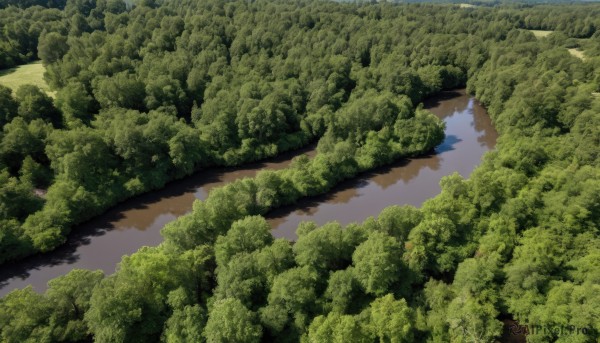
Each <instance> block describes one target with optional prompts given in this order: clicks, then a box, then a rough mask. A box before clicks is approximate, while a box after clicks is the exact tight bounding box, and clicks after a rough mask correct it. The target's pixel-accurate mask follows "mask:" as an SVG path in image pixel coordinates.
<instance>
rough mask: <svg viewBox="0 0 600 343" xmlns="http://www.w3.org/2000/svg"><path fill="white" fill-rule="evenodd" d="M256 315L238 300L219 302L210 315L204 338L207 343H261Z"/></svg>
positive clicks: (260, 333)
mask: <svg viewBox="0 0 600 343" xmlns="http://www.w3.org/2000/svg"><path fill="white" fill-rule="evenodd" d="M261 331H262V330H261V328H260V326H258V325H257V324H256V319H255V315H254V314H253V313H252V312H250V311H249V310H248V309H247V308H245V307H244V305H242V303H240V302H239V300H236V299H225V300H221V301H217V302H216V303H215V304H214V305H213V308H212V310H211V311H210V313H209V315H208V322H207V323H206V330H205V331H204V336H205V337H206V341H207V342H243V343H246V342H248V343H249V342H260V338H261V336H262V332H261Z"/></svg>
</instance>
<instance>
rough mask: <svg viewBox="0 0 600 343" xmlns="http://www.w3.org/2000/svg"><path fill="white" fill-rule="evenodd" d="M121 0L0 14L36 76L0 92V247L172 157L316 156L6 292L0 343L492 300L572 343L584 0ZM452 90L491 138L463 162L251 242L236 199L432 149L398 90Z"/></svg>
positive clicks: (594, 36) (482, 312)
mask: <svg viewBox="0 0 600 343" xmlns="http://www.w3.org/2000/svg"><path fill="white" fill-rule="evenodd" d="M29 3H31V4H33V2H31V1H29V2H27V4H26V3H25V2H23V3H22V4H21V5H20V6H21V7H26V6H29ZM48 4H49V3H48ZM49 5H50V6H49V7H52V6H54V5H52V4H49ZM135 5H136V6H135V7H133V8H130V9H128V8H127V7H126V6H125V4H124V3H123V2H122V1H120V0H114V1H113V0H110V1H103V0H102V1H100V0H98V1H87V0H69V1H67V2H66V4H65V10H64V11H60V10H56V9H45V8H42V7H35V6H34V7H31V8H26V9H24V8H18V7H9V8H6V9H2V10H0V28H1V30H0V38H2V39H0V68H4V67H10V66H13V65H15V64H16V63H23V62H26V61H29V60H32V59H34V58H41V59H42V60H43V61H44V63H45V64H46V68H47V74H46V78H47V80H48V82H49V83H50V85H51V86H52V87H53V88H54V89H56V90H57V99H56V103H54V102H53V101H52V99H51V98H49V97H48V96H46V95H45V94H44V93H43V92H42V91H41V90H40V89H38V88H36V87H35V86H25V87H22V88H21V89H20V90H18V91H17V94H16V97H14V98H13V97H12V95H11V94H10V91H9V90H8V89H6V88H2V87H0V124H1V125H2V133H1V134H0V169H1V170H2V172H1V173H0V261H6V260H9V259H13V258H18V257H22V256H24V255H27V254H31V253H33V252H38V251H42V252H43V251H49V250H52V249H54V248H55V247H56V246H58V245H60V244H61V243H62V242H64V240H65V237H66V235H67V234H68V232H69V231H70V229H71V227H72V226H73V224H75V223H79V222H82V221H84V220H86V219H89V218H91V217H92V216H94V215H96V214H98V213H101V212H102V211H104V210H106V209H108V208H109V207H110V206H112V205H114V204H115V203H117V202H118V201H122V200H124V199H126V198H127V197H130V196H133V195H136V194H139V193H142V192H145V191H148V190H151V189H156V188H160V187H163V186H164V185H165V183H167V182H168V181H170V180H172V179H174V178H178V177H182V176H184V175H188V174H191V173H192V172H195V171H197V170H198V169H201V168H204V167H209V166H213V165H238V164H242V163H244V162H248V161H252V160H258V159H262V158H265V157H268V156H274V155H277V154H279V153H281V152H283V151H286V150H290V149H293V148H298V147H300V146H302V145H306V144H308V143H309V142H311V141H316V140H318V148H317V150H318V154H317V156H315V157H314V158H312V159H310V158H308V157H307V156H302V157H299V158H297V159H296V160H294V161H293V163H292V164H291V166H290V167H289V168H287V169H285V170H280V171H273V172H267V171H265V172H261V173H259V174H258V175H257V176H256V177H255V178H251V179H244V180H238V181H236V182H233V183H231V184H228V185H226V186H224V187H221V188H217V189H214V190H212V191H211V193H210V195H209V196H208V198H207V199H206V200H205V201H203V202H196V203H195V204H194V209H193V211H192V212H191V213H190V214H188V215H185V216H182V217H181V218H179V219H178V220H176V221H174V222H172V223H169V224H168V225H167V227H166V228H165V229H164V230H163V232H162V234H163V235H164V237H165V242H164V243H163V244H162V245H160V246H159V247H155V248H147V247H146V248H143V249H141V250H140V251H138V252H137V253H135V254H133V255H132V256H126V257H124V258H123V261H122V262H121V264H120V266H119V268H118V270H117V272H116V273H115V274H114V275H111V276H109V277H107V278H103V277H102V275H101V273H99V272H90V271H73V272H72V273H70V274H67V275H66V276H64V277H61V278H59V279H56V280H53V281H51V283H50V285H49V287H50V288H49V290H48V291H47V293H46V294H44V295H39V294H37V293H35V292H34V291H33V290H31V289H30V288H26V289H24V290H18V291H15V292H12V293H10V294H9V295H8V296H6V297H5V298H3V299H1V300H0V337H1V339H0V340H2V341H6V342H39V341H76V340H89V339H94V340H97V341H111V342H147V341H158V340H163V341H166V342H187V341H203V340H206V341H209V342H240V341H241V342H244V341H251V342H258V341H307V342H322V341H339V342H347V341H349V342H353V341H357V342H372V341H374V340H379V341H381V342H411V341H430V342H464V341H472V342H489V341H494V340H496V339H497V338H498V337H499V335H500V333H501V329H502V327H501V325H502V323H501V322H500V321H499V320H498V319H499V318H512V319H516V320H519V321H520V322H521V323H537V324H539V325H547V326H552V325H565V326H568V325H573V326H575V327H579V328H589V329H590V333H589V335H586V336H583V335H574V336H572V337H568V338H564V337H558V336H557V335H554V334H552V333H538V334H535V335H530V336H529V337H528V339H529V340H531V341H536V342H546V341H582V342H584V341H586V340H587V341H596V340H598V332H600V325H599V324H598V320H597V319H598V317H599V315H600V314H599V313H598V310H597V306H595V304H597V303H598V302H599V301H600V300H599V299H598V294H600V292H599V289H598V287H597V284H598V280H600V276H599V275H600V274H599V273H598V269H599V268H598V266H599V262H598V261H599V257H598V256H599V252H598V246H599V241H598V237H597V236H598V222H599V220H600V214H599V213H600V207H599V206H600V205H599V204H600V198H599V196H600V189H599V186H598V185H599V184H600V182H599V180H600V174H599V172H598V167H599V166H600V164H599V159H598V156H599V155H598V151H600V150H599V149H598V144H599V139H598V136H599V133H600V131H599V130H600V129H599V128H600V125H598V118H599V116H598V113H599V112H600V100H599V98H598V97H596V96H594V95H592V93H594V92H598V91H600V88H599V86H600V83H599V79H598V74H599V71H600V69H599V66H600V63H599V62H598V57H597V55H598V52H600V41H599V40H598V32H597V31H596V30H597V28H598V27H600V23H599V22H598V18H600V12H599V9H598V6H597V5H593V4H585V5H570V6H568V7H565V6H551V5H540V6H498V7H499V8H487V7H485V8H466V9H465V8H460V7H458V6H450V5H421V4H420V5H392V4H386V3H381V4H341V3H334V2H313V1H309V2H306V3H302V4H301V6H299V5H298V4H296V3H289V2H284V1H275V2H261V1H259V2H254V3H248V2H244V1H234V2H223V1H220V0H209V1H204V2H198V1H165V2H164V3H162V2H160V3H159V2H155V1H139V2H136V4H135ZM3 6H5V3H4V2H0V7H3ZM57 6H58V7H61V6H62V5H57ZM523 28H526V29H544V30H559V31H562V32H561V33H555V34H552V35H550V36H548V38H544V39H539V40H538V39H536V38H535V37H534V36H533V35H532V34H531V33H530V32H529V31H527V30H523ZM574 37H589V39H586V40H576V39H574ZM59 45H60V46H59ZM575 45H581V46H584V50H585V51H586V60H585V61H582V60H580V59H577V58H573V57H572V56H570V55H569V53H568V52H567V51H566V49H565V47H573V46H575ZM465 82H467V87H468V90H469V91H470V92H471V93H473V94H475V95H476V97H477V98H478V99H479V100H480V101H481V102H482V103H483V104H484V105H485V106H486V107H487V109H488V111H489V113H490V115H491V117H492V119H493V122H494V124H495V126H496V128H497V129H498V131H499V132H500V134H501V137H500V139H499V142H498V146H497V149H496V150H495V151H493V152H491V153H489V154H487V155H486V157H485V158H484V159H483V161H482V163H481V165H480V166H479V167H478V168H477V169H476V171H475V172H474V173H473V174H472V175H470V176H469V179H464V178H463V177H461V176H460V175H458V174H454V175H451V176H448V177H445V178H443V179H442V180H441V182H440V185H441V188H442V191H441V193H440V194H439V195H438V196H436V197H435V198H433V199H430V200H428V201H426V202H425V203H424V204H423V206H422V207H421V208H420V209H416V208H414V207H408V206H405V207H397V206H393V207H389V208H387V209H385V210H384V211H382V212H381V213H380V214H379V215H378V216H377V219H369V220H367V221H366V222H364V223H362V224H351V225H349V226H347V227H346V228H342V227H341V226H340V225H339V224H337V223H335V222H334V223H328V224H326V225H324V226H322V227H317V226H316V225H315V224H313V223H304V224H302V225H301V226H300V227H299V228H298V231H297V233H298V240H297V242H296V243H295V244H290V242H288V241H285V240H274V239H273V238H272V237H271V236H270V233H269V226H268V224H267V222H266V221H265V220H264V219H263V218H261V217H259V216H258V215H261V214H265V213H267V212H268V211H269V210H271V209H273V208H275V207H279V206H284V205H286V204H290V203H293V202H295V201H297V200H298V199H300V198H301V197H305V196H313V195H317V194H323V193H326V192H328V191H330V190H331V189H332V187H334V186H335V185H336V184H338V183H339V182H341V181H343V180H345V179H349V178H353V177H355V176H356V175H358V174H359V173H361V172H365V171H368V170H371V169H373V168H375V167H377V166H381V165H385V164H389V163H391V162H392V161H395V160H398V159H399V158H403V157H411V156H416V155H419V154H423V153H426V152H429V151H432V150H433V149H434V148H435V147H436V146H437V145H438V144H439V143H441V142H442V140H443V138H444V133H443V132H444V126H443V123H442V121H441V120H439V119H438V118H436V117H435V116H434V115H432V114H431V113H429V112H427V111H425V110H423V109H422V107H421V106H419V105H418V104H419V102H420V101H421V100H422V99H424V98H425V97H426V96H428V95H431V94H433V93H435V92H438V91H439V90H441V89H447V88H452V87H456V86H462V85H464V84H465ZM473 125H475V127H476V128H477V127H478V123H477V122H475V123H473ZM482 144H483V143H482ZM98 161H102V163H98ZM465 177H466V176H465ZM45 187H48V188H47V194H46V196H45V199H41V198H40V197H38V196H36V195H35V193H34V192H33V191H34V188H45ZM592 329H594V330H592Z"/></svg>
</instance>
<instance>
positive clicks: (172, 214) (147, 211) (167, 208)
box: [0, 90, 497, 296]
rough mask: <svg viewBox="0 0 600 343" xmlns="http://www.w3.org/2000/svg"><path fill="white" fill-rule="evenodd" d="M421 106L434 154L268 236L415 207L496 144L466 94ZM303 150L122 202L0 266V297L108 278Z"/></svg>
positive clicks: (302, 213) (383, 172) (279, 215)
mask: <svg viewBox="0 0 600 343" xmlns="http://www.w3.org/2000/svg"><path fill="white" fill-rule="evenodd" d="M425 107H426V108H428V109H429V110H430V111H432V112H433V113H434V114H436V115H437V116H439V117H440V118H442V119H443V120H444V121H445V122H446V139H445V140H444V142H443V143H442V144H441V145H440V146H438V147H437V148H436V150H435V154H433V155H430V156H424V157H420V158H415V159H410V160H401V161H399V162H397V163H395V164H393V165H392V166H389V167H385V168H380V169H377V170H374V171H372V172H369V173H365V174H362V175H361V176H360V177H359V178H356V179H354V180H351V181H348V182H345V183H343V184H341V185H339V186H338V187H336V188H335V189H334V190H333V191H332V192H330V193H329V194H327V195H324V196H319V197H313V198H310V199H306V200H302V201H300V202H299V203H298V204H296V205H294V206H290V207H285V208H281V209H278V210H275V211H273V212H272V213H270V214H269V216H268V218H269V222H270V223H271V225H272V226H273V228H274V230H273V234H274V235H275V236H276V237H288V238H291V239H293V238H294V237H295V229H296V227H297V225H298V223H299V222H300V221H302V220H313V221H315V222H317V223H318V224H324V223H326V222H328V221H331V220H337V221H339V222H340V223H342V224H347V223H350V222H355V221H362V220H364V219H366V218H367V217H368V216H371V215H375V214H377V213H379V212H380V211H381V210H382V209H383V208H385V207H387V206H390V205H394V204H412V205H416V206H418V205H420V204H421V203H422V202H423V201H425V200H426V199H428V198H431V197H433V196H435V195H436V194H437V193H439V180H440V179H441V178H442V177H443V176H445V175H449V174H451V173H453V172H455V171H458V172H459V173H460V174H461V175H463V176H465V177H468V176H469V174H470V173H471V171H472V170H473V169H474V168H475V166H476V165H477V164H479V162H480V159H481V156H482V155H483V154H484V153H485V152H486V151H488V150H490V149H492V148H493V147H494V146H495V143H496V138H497V134H496V131H495V130H494V128H493V127H492V125H491V122H490V118H489V117H488V115H487V113H486V111H485V109H484V108H483V107H482V106H481V105H480V104H479V103H478V102H477V101H476V100H474V99H473V98H472V97H470V96H468V95H466V94H465V92H464V91H463V90H459V91H449V92H443V93H441V94H440V95H439V96H437V97H434V98H431V99H429V100H428V101H426V102H425ZM300 153H309V154H314V150H312V149H310V148H309V149H304V150H302V151H299V152H296V153H293V154H284V155H282V156H280V157H278V158H276V159H273V160H271V161H269V162H264V163H256V164H252V165H248V166H245V167H243V168H235V169H232V168H221V169H211V170H206V171H203V172H201V173H198V174H196V175H193V176H191V177H189V178H186V179H184V180H180V181H176V182H173V183H170V184H169V185H168V186H167V187H166V188H165V189H163V190H160V191H156V192H153V193H150V194H147V195H143V196H140V197H137V198H134V199H131V200H129V201H126V202H124V203H123V204H120V205H118V206H116V207H115V208H113V209H111V210H110V211H108V212H107V213H106V214H104V215H102V216H100V217H98V218H96V219H94V220H91V221H89V222H87V223H85V224H83V225H80V226H79V227H78V228H75V229H74V230H73V233H72V234H71V235H70V237H69V240H68V242H67V243H66V244H65V245H64V246H62V247H60V248H59V249H57V250H56V251H53V252H51V253H48V254H41V255H36V256H32V257H30V258H27V259H24V260H22V261H19V262H15V263H13V264H10V265H4V266H2V267H0V296H3V295H5V294H6V293H8V292H10V291H12V290H13V289H16V288H23V287H25V286H27V285H32V286H33V287H34V289H35V290H37V291H43V290H45V289H46V283H47V282H48V281H49V280H51V279H53V278H55V277H58V276H60V275H64V274H66V273H67V272H69V271H70V270H72V269H74V268H85V269H102V270H104V271H105V272H106V273H112V272H114V270H115V267H116V265H117V263H118V262H119V261H120V260H121V257H122V256H123V255H125V254H131V253H133V252H135V251H137V250H138V249H139V248H140V247H142V246H145V245H147V246H153V245H158V244H159V243H160V242H161V241H162V237H161V236H160V229H161V228H162V227H163V226H164V225H165V224H166V223H167V222H169V221H171V220H174V219H175V218H177V217H178V216H181V215H183V214H185V213H187V212H189V211H190V210H191V209H192V203H193V201H194V199H204V198H206V195H207V194H208V192H209V191H210V189H212V188H214V187H217V186H220V185H223V184H225V183H229V182H231V181H233V180H236V179H239V178H242V177H251V176H254V175H255V174H256V172H258V171H259V170H261V169H273V170H275V169H281V168H285V167H286V166H287V165H288V164H289V162H290V160H291V158H292V157H293V156H295V155H298V154H300Z"/></svg>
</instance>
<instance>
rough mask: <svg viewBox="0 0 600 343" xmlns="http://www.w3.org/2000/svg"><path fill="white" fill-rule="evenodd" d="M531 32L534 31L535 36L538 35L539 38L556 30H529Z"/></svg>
mask: <svg viewBox="0 0 600 343" xmlns="http://www.w3.org/2000/svg"><path fill="white" fill-rule="evenodd" d="M529 31H530V32H531V33H533V35H534V36H536V37H537V38H543V37H548V35H549V34H551V33H552V32H554V31H546V30H529Z"/></svg>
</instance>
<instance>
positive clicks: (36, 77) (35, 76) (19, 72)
mask: <svg viewBox="0 0 600 343" xmlns="http://www.w3.org/2000/svg"><path fill="white" fill-rule="evenodd" d="M45 70H46V69H45V68H44V66H43V65H42V62H40V61H38V62H33V63H29V64H25V65H22V66H18V67H15V68H10V69H5V70H0V84H1V85H4V86H7V87H9V88H11V89H12V90H13V92H16V91H17V89H19V87H20V86H22V85H25V84H32V85H36V86H38V87H40V88H41V89H42V90H44V91H45V92H46V93H47V94H48V95H50V96H51V97H54V96H55V93H54V92H51V91H50V88H49V87H48V84H47V83H46V81H44V71H45Z"/></svg>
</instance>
